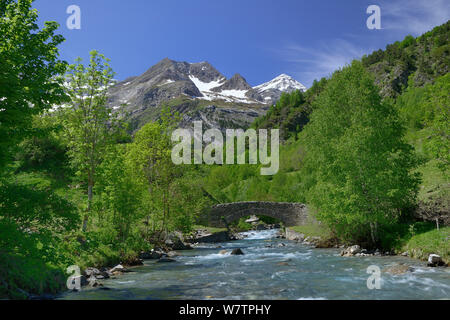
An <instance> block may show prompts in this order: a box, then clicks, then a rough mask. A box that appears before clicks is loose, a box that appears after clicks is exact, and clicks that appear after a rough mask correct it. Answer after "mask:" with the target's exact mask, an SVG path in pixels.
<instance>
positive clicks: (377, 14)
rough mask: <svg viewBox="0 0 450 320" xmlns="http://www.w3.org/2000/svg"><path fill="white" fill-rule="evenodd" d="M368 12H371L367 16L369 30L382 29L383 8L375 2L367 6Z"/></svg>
mask: <svg viewBox="0 0 450 320" xmlns="http://www.w3.org/2000/svg"><path fill="white" fill-rule="evenodd" d="M366 13H367V14H370V16H369V18H367V21H366V25H367V28H368V29H369V30H373V29H376V30H380V29H381V8H380V6H377V5H375V4H372V5H370V6H368V7H367V10H366Z"/></svg>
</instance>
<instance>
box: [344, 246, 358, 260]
mask: <svg viewBox="0 0 450 320" xmlns="http://www.w3.org/2000/svg"><path fill="white" fill-rule="evenodd" d="M357 253H361V247H360V246H359V245H357V244H356V245H354V246H351V247H348V248H347V249H344V250H342V252H341V256H344V257H351V256H354V255H356V254H357Z"/></svg>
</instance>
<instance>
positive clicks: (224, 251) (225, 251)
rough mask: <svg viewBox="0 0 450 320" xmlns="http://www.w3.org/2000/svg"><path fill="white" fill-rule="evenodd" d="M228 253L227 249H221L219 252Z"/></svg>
mask: <svg viewBox="0 0 450 320" xmlns="http://www.w3.org/2000/svg"><path fill="white" fill-rule="evenodd" d="M227 253H228V251H227V250H220V251H219V254H227Z"/></svg>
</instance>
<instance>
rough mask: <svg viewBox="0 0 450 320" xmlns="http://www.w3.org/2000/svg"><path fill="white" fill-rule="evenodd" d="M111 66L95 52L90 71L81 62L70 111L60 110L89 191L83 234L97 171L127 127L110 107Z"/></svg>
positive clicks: (73, 75) (75, 68)
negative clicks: (106, 153) (108, 97)
mask: <svg viewBox="0 0 450 320" xmlns="http://www.w3.org/2000/svg"><path fill="white" fill-rule="evenodd" d="M108 62H109V59H107V58H105V56H104V55H102V54H99V53H98V52H97V51H95V50H94V51H91V52H90V60H89V65H88V66H87V67H85V66H84V65H83V64H82V61H81V58H78V59H77V60H76V64H74V65H71V66H69V71H68V73H67V75H66V77H67V79H66V80H67V82H68V86H69V89H68V92H67V93H68V95H69V96H70V99H71V102H70V107H69V108H62V109H61V110H60V117H61V118H62V121H63V125H64V128H65V136H66V141H67V145H68V146H69V156H70V159H71V162H72V165H73V167H74V168H75V169H76V170H77V173H78V175H79V176H80V177H81V178H82V179H83V180H84V181H86V184H87V187H88V199H87V202H88V206H87V212H86V215H85V217H84V220H83V230H86V228H87V222H88V216H89V214H90V210H91V204H92V199H93V187H94V185H95V182H96V180H97V178H98V174H97V168H98V166H99V165H100V164H101V163H102V161H103V157H104V154H105V152H106V150H107V149H108V147H109V146H111V145H112V144H114V143H115V142H116V141H117V140H118V139H119V137H122V136H123V133H122V131H124V126H125V125H124V121H123V118H122V117H121V116H122V114H121V113H120V112H113V110H111V109H110V108H109V107H108V106H107V90H108V87H109V86H110V85H111V83H112V79H113V76H114V73H113V71H112V69H111V67H110V66H109V64H108Z"/></svg>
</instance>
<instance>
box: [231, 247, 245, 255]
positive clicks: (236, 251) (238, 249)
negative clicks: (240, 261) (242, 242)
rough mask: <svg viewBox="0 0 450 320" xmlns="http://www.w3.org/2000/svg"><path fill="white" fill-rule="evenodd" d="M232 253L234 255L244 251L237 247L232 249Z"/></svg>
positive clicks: (241, 253)
mask: <svg viewBox="0 0 450 320" xmlns="http://www.w3.org/2000/svg"><path fill="white" fill-rule="evenodd" d="M231 254H232V255H243V254H244V252H243V251H242V250H241V249H240V248H236V249H233V251H231Z"/></svg>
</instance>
